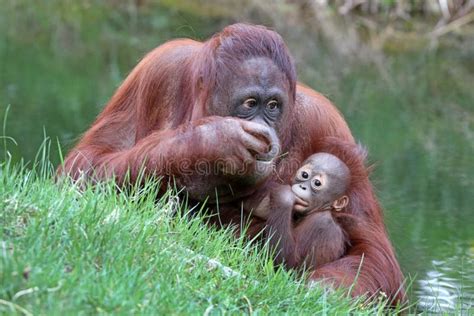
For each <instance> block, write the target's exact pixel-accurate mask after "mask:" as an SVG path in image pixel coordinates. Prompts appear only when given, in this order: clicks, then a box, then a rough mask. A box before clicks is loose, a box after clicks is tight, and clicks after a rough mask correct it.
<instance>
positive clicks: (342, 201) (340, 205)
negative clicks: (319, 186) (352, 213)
mask: <svg viewBox="0 0 474 316" xmlns="http://www.w3.org/2000/svg"><path fill="white" fill-rule="evenodd" d="M348 203H349V197H348V196H347V195H344V196H343V197H340V198H339V199H337V200H335V201H334V202H333V203H332V208H333V209H334V210H335V211H336V212H339V211H341V210H342V209H344V207H346V206H347V204H348Z"/></svg>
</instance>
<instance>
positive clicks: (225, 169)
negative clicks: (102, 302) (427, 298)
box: [61, 24, 403, 300]
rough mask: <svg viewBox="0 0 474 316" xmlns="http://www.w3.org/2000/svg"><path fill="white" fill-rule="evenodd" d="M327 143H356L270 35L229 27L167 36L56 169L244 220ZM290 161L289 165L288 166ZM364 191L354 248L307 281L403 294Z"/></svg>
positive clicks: (253, 221)
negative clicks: (151, 189) (157, 188)
mask: <svg viewBox="0 0 474 316" xmlns="http://www.w3.org/2000/svg"><path fill="white" fill-rule="evenodd" d="M326 136H332V137H335V138H337V139H340V140H343V141H348V142H352V143H353V142H354V139H353V137H352V135H351V132H350V130H349V128H348V126H347V124H346V122H345V121H344V119H343V118H342V116H341V115H340V113H339V112H338V111H337V109H336V108H335V107H334V106H333V105H332V104H331V103H330V102H329V101H328V100H327V99H325V98H324V97H323V96H321V95H320V94H318V93H317V92H315V91H313V90H311V89H309V88H307V87H305V86H303V85H301V84H297V83H296V73H295V67H294V64H293V62H292V59H291V57H290V55H289V52H288V50H287V47H286V45H285V43H284V42H283V40H282V38H281V37H280V36H279V35H278V34H277V33H275V32H273V31H270V30H268V29H266V28H264V27H260V26H252V25H245V24H235V25H231V26H228V27H226V28H225V29H224V30H222V31H221V32H219V33H217V34H216V35H214V36H213V37H212V38H210V39H209V40H207V41H206V42H203V43H201V42H197V41H193V40H174V41H171V42H168V43H166V44H163V45H161V46H159V47H158V48H156V49H154V50H153V51H151V52H150V53H149V54H148V55H146V56H145V57H144V59H143V60H142V61H141V62H140V63H139V64H138V65H137V66H136V67H135V69H134V70H133V71H132V72H131V73H130V75H129V76H128V77H127V78H126V79H125V81H124V82H123V84H122V85H121V86H120V87H119V88H118V90H117V91H116V93H115V94H114V95H113V97H112V99H111V100H110V102H109V103H108V104H107V106H106V107H105V109H104V110H103V111H102V113H101V114H100V115H99V116H98V118H97V119H96V121H95V122H94V124H93V125H92V127H91V128H90V129H89V130H88V131H87V132H86V133H85V135H84V136H83V137H82V139H81V140H80V142H79V143H78V144H77V145H76V147H75V148H74V149H73V150H72V151H71V152H70V153H69V155H68V156H67V158H66V160H65V162H64V165H63V167H62V168H61V172H62V173H66V174H68V175H70V176H71V177H72V178H74V179H78V178H81V177H86V178H90V179H93V180H94V181H100V180H101V179H105V178H108V177H115V178H116V180H117V181H118V182H125V181H129V182H135V181H137V178H138V175H139V173H140V170H143V171H142V172H144V174H145V175H146V176H160V177H164V178H165V179H168V180H169V181H174V184H175V185H177V186H178V187H179V188H184V189H185V191H186V192H187V194H188V195H189V196H190V197H191V198H192V199H194V200H195V201H203V200H204V199H206V198H208V197H209V200H208V202H209V203H215V202H216V201H218V202H219V203H224V204H227V205H234V206H235V208H234V210H233V209H232V208H226V210H222V212H221V213H219V217H220V221H221V222H222V223H223V224H229V223H240V222H241V221H242V216H244V215H243V213H241V212H240V210H239V211H235V209H240V205H241V201H242V200H243V199H252V198H258V197H259V196H262V195H263V194H266V193H265V192H267V191H266V190H267V188H268V187H269V186H271V184H272V183H276V182H277V183H290V180H291V178H292V177H293V175H294V174H295V172H296V170H297V169H298V167H299V166H300V164H301V162H303V161H304V159H305V158H306V157H308V156H309V155H310V154H312V153H316V152H320V151H321V148H320V145H319V143H318V140H319V139H321V138H322V137H326ZM275 148H279V149H280V150H279V151H278V150H275ZM279 154H281V155H279ZM282 157H286V158H282ZM288 157H291V160H292V161H294V162H295V163H285V162H288V161H287V160H288ZM203 162H204V168H203ZM203 170H204V171H203ZM360 186H361V187H359V192H361V193H360V195H358V196H355V197H354V198H353V199H352V201H351V212H352V213H353V214H354V216H356V217H357V218H358V220H359V221H360V222H361V223H362V225H359V226H357V227H356V228H354V229H352V230H349V231H348V234H349V239H350V241H351V247H350V249H349V250H348V251H347V254H346V255H345V256H344V257H342V258H341V259H338V260H336V261H334V262H332V263H328V264H326V265H324V266H323V267H321V268H318V269H316V270H315V271H314V273H313V276H314V278H315V279H317V278H321V277H324V278H329V279H331V280H332V282H333V283H335V284H336V285H342V286H348V285H350V284H352V282H353V281H354V280H355V279H357V280H356V285H355V287H354V290H353V293H354V294H356V295H360V294H368V295H372V294H375V293H377V292H379V291H383V292H385V293H386V294H387V295H388V296H389V297H392V298H394V299H395V300H397V299H400V298H401V297H402V293H403V290H400V291H399V289H400V288H401V287H402V274H401V272H400V268H399V266H398V263H397V260H396V258H395V255H394V252H393V250H392V247H391V245H390V242H389V241H388V238H387V234H386V231H385V228H384V224H383V219H382V214H381V210H380V206H379V204H378V202H377V200H376V197H375V196H374V193H373V191H372V187H371V185H370V182H368V181H367V182H364V183H361V184H360ZM249 219H250V228H249V232H250V233H252V232H253V233H254V232H256V231H259V230H261V229H263V227H264V226H265V221H264V220H262V219H259V218H257V217H252V216H250V218H249ZM359 236H369V237H370V238H365V237H364V238H362V237H361V238H359ZM362 257H363V262H362V263H361V259H362ZM359 267H360V271H359ZM356 276H357V278H356Z"/></svg>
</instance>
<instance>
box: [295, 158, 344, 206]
mask: <svg viewBox="0 0 474 316" xmlns="http://www.w3.org/2000/svg"><path fill="white" fill-rule="evenodd" d="M349 181H350V172H349V168H348V167H347V166H346V165H345V164H344V163H343V162H342V161H341V160H340V159H339V158H337V157H336V156H334V155H331V154H328V153H317V154H314V155H312V156H310V157H309V158H308V159H307V160H306V161H305V162H304V163H303V166H302V167H301V168H300V169H299V170H298V171H297V172H296V175H295V178H294V180H293V184H292V187H291V190H292V191H293V193H294V194H295V196H296V202H295V205H294V207H293V210H294V211H295V212H297V213H300V214H306V213H308V212H312V211H318V210H320V211H323V210H327V211H329V210H336V211H340V210H341V209H343V208H344V207H345V206H346V205H347V203H348V202H349V198H348V197H347V196H346V195H345V193H346V190H347V188H348V185H349Z"/></svg>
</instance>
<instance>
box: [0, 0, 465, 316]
mask: <svg viewBox="0 0 474 316" xmlns="http://www.w3.org/2000/svg"><path fill="white" fill-rule="evenodd" d="M355 2H357V1H355ZM355 2H354V1H325V0H318V1H316V0H314V1H298V0H293V1H289V0H286V1H285V0H275V1H268V2H259V1H257V0H244V1H240V2H227V1H223V0H210V1H202V0H200V1H192V0H183V1H172V0H163V1H152V0H135V1H119V0H107V1H91V0H89V1H87V0H84V1H72V0H63V1H59V0H49V1H26V0H0V109H1V112H0V113H2V116H3V115H4V114H5V113H6V108H7V106H10V112H9V116H8V120H7V124H6V132H5V135H8V136H11V137H13V138H14V139H15V140H16V142H17V143H18V144H17V145H15V144H14V143H13V142H10V141H9V140H6V139H4V141H5V142H6V143H7V148H8V151H9V152H10V153H11V154H12V156H13V159H14V160H17V161H18V160H20V159H22V158H23V159H25V160H33V159H34V157H35V155H36V153H37V151H38V148H39V146H40V144H41V143H42V141H43V139H44V133H46V135H48V136H50V137H51V139H52V140H53V142H56V140H58V141H59V143H60V144H61V146H62V147H63V148H64V149H68V148H70V147H71V146H72V145H73V144H74V143H75V141H77V139H78V138H79V137H80V134H81V133H82V132H84V131H85V130H86V129H87V128H88V126H89V125H90V124H91V123H92V121H93V119H94V118H95V116H96V115H97V114H98V113H99V112H100V111H101V109H102V108H103V106H104V105H105V104H106V102H107V100H108V99H109V98H110V97H111V95H112V93H113V92H114V90H115V89H116V88H117V87H118V85H119V84H120V82H121V81H122V80H123V79H124V78H125V77H126V75H127V74H128V73H129V72H130V70H131V69H132V68H133V67H134V65H135V64H136V63H137V62H138V61H139V60H140V58H141V57H142V56H143V55H144V54H145V53H146V52H148V51H149V50H151V49H152V48H154V47H156V46H158V45H160V44H162V43H163V42H165V41H167V40H170V39H173V38H178V37H190V38H193V39H197V40H205V39H206V38H208V37H209V36H210V35H212V34H213V33H215V32H217V31H219V30H220V29H222V28H223V27H224V26H225V25H228V24H230V23H234V22H242V21H244V22H250V23H256V24H263V25H266V26H269V27H271V28H273V29H275V30H276V31H278V32H279V33H280V34H281V35H282V36H283V37H284V39H285V41H286V42H287V44H288V46H289V48H290V51H291V53H292V54H293V56H294V58H295V61H296V64H297V67H298V76H299V80H300V81H302V82H304V83H305V84H307V85H309V86H311V87H313V88H314V89H316V90H318V91H320V92H321V93H323V94H324V95H326V96H328V97H329V98H330V99H331V100H332V101H333V102H334V103H335V104H336V105H337V106H338V107H339V109H340V110H341V111H342V113H343V114H344V116H345V118H346V119H347V121H348V123H349V125H350V127H351V129H352V131H353V133H354V135H355V137H356V138H357V139H358V140H359V141H360V142H362V143H363V144H365V145H366V146H367V147H368V149H369V152H370V160H371V161H372V162H374V163H375V165H376V170H375V172H374V174H373V177H372V178H373V181H374V185H375V187H376V189H377V191H378V195H379V197H380V199H381V201H382V203H383V205H384V208H385V216H386V224H387V226H388V229H389V232H390V236H391V239H392V241H393V244H394V247H395V248H396V252H397V255H398V257H399V260H400V263H401V265H402V269H403V271H404V273H405V274H406V275H407V276H410V277H411V278H410V279H411V280H413V284H412V289H411V293H410V295H411V297H412V298H413V299H417V300H419V305H420V307H426V308H430V306H432V305H433V304H438V305H439V308H442V309H444V308H446V309H450V308H455V307H456V306H459V305H460V304H461V306H463V308H469V307H471V308H473V307H474V303H473V301H474V211H473V205H474V190H473V189H472V187H473V185H474V23H473V21H474V15H473V12H472V7H474V3H473V1H461V0H459V1H456V0H453V1H390V0H385V1H381V0H365V1H359V2H360V3H361V4H360V5H355V6H351V5H350V4H351V3H355ZM443 4H447V10H448V11H446V7H444V6H443ZM1 147H2V148H1V149H0V154H1V156H0V157H2V159H3V158H4V157H5V150H4V148H5V147H4V146H1ZM51 159H52V160H53V161H54V162H55V163H57V162H58V161H59V158H58V155H57V152H56V151H55V150H54V149H53V153H52V155H51Z"/></svg>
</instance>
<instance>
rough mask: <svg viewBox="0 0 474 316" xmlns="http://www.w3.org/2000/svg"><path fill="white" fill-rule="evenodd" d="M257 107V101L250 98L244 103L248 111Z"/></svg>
mask: <svg viewBox="0 0 474 316" xmlns="http://www.w3.org/2000/svg"><path fill="white" fill-rule="evenodd" d="M256 105H257V100H255V99H254V98H248V99H247V100H245V101H244V103H243V106H244V107H245V108H247V109H252V108H254V107H255V106H256Z"/></svg>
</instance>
